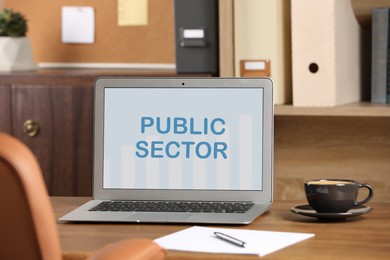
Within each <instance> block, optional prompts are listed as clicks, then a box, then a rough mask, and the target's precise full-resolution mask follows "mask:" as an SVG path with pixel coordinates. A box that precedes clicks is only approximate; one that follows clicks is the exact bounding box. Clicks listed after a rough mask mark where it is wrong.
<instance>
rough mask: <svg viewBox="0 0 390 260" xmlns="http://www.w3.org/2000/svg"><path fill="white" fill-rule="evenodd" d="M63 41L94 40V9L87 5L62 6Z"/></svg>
mask: <svg viewBox="0 0 390 260" xmlns="http://www.w3.org/2000/svg"><path fill="white" fill-rule="evenodd" d="M61 19H62V22H61V27H62V28H61V40H62V42H63V43H84V44H91V43H94V42H95V11H94V9H93V7H89V6H63V7H62V14H61Z"/></svg>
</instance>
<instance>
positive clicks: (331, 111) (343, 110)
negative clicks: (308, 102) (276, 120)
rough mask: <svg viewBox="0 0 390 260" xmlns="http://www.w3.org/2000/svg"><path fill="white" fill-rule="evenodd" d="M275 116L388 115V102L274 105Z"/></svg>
mask: <svg viewBox="0 0 390 260" xmlns="http://www.w3.org/2000/svg"><path fill="white" fill-rule="evenodd" d="M274 114H275V116H340V117H390V105H389V104H373V103H370V102H358V103H353V104H348V105H343V106H336V107H294V106H292V105H275V110H274Z"/></svg>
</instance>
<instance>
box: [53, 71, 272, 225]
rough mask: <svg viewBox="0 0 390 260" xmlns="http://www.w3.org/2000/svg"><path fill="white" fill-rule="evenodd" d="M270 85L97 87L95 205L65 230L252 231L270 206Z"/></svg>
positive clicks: (159, 82) (209, 81)
mask: <svg viewBox="0 0 390 260" xmlns="http://www.w3.org/2000/svg"><path fill="white" fill-rule="evenodd" d="M272 87H273V83H272V80H271V79H268V78H98V79H97V80H96V83H95V88H94V101H95V102H94V168H93V199H92V200H91V201H89V202H87V203H86V204H84V205H82V206H80V207H79V208H77V209H75V210H74V211H72V212H70V213H68V214H66V215H65V216H63V217H61V218H60V219H59V220H60V221H71V222H79V221H81V222H141V223H142V222H145V223H208V224H211V223H213V224H248V223H251V222H252V221H253V220H254V219H256V218H257V217H258V216H260V215H261V214H263V213H264V212H266V211H267V210H268V209H269V208H270V207H271V204H272V199H273V99H272V97H273V94H272Z"/></svg>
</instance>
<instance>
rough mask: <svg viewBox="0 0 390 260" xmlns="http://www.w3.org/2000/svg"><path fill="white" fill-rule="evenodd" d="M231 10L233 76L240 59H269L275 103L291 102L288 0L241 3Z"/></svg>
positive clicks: (236, 72) (238, 72)
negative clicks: (232, 23)
mask: <svg viewBox="0 0 390 260" xmlns="http://www.w3.org/2000/svg"><path fill="white" fill-rule="evenodd" d="M233 9H234V60H235V64H234V65H235V69H234V71H235V76H236V77H239V76H241V69H240V68H241V67H240V66H241V65H240V61H241V60H269V61H270V74H269V77H270V78H271V79H272V80H273V81H274V102H275V104H286V103H291V101H292V97H291V92H292V89H291V86H292V85H291V33H290V29H291V19H290V1H286V0H272V1H270V0H240V1H234V6H233ZM249 21H250V22H249Z"/></svg>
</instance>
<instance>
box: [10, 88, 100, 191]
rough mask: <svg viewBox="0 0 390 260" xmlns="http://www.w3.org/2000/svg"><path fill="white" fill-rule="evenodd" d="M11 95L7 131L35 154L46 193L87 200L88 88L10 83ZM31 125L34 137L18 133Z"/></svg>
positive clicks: (89, 170) (89, 167)
mask: <svg viewBox="0 0 390 260" xmlns="http://www.w3.org/2000/svg"><path fill="white" fill-rule="evenodd" d="M11 92H12V95H11V97H12V98H11V99H12V103H11V104H12V105H11V106H12V110H11V111H12V119H13V120H12V133H13V135H14V136H16V137H17V138H19V139H20V140H22V141H23V142H24V143H26V144H27V145H28V146H29V147H30V148H31V149H32V150H33V152H34V153H35V155H36V156H37V158H38V161H39V163H40V165H41V168H42V172H43V175H44V178H45V181H46V185H47V188H48V191H49V194H50V195H52V196H90V195H91V194H92V132H93V131H92V86H91V85H78V86H75V85H52V86H47V85H13V86H12V90H11ZM28 120H31V121H28ZM31 122H33V123H31ZM34 123H36V125H37V126H38V128H39V129H38V133H37V134H36V135H34V131H30V136H29V134H26V133H25V131H24V130H26V127H30V130H31V128H33V127H34V125H33V124H34ZM24 124H27V126H26V125H25V126H24Z"/></svg>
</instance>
